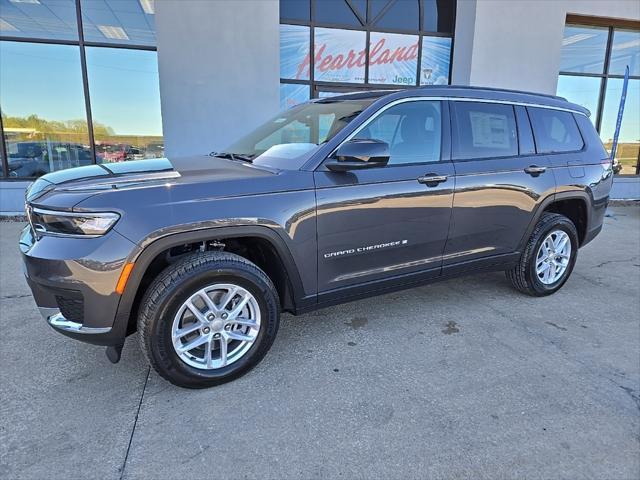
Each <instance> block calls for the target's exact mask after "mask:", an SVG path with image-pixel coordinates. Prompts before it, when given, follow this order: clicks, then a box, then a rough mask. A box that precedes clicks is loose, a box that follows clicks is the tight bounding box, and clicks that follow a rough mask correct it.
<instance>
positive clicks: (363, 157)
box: [325, 138, 389, 172]
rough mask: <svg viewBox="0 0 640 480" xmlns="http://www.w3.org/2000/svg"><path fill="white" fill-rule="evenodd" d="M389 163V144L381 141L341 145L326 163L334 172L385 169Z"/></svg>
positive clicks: (354, 142)
mask: <svg viewBox="0 0 640 480" xmlns="http://www.w3.org/2000/svg"><path fill="white" fill-rule="evenodd" d="M388 162H389V144H388V143H387V142H383V141H381V140H369V139H366V140H365V139H357V138H356V139H353V140H349V141H348V142H345V143H343V144H342V145H340V147H339V148H338V150H337V151H336V153H335V155H334V156H333V157H332V158H330V159H329V160H328V161H327V162H325V165H326V167H327V168H328V169H329V170H331V171H332V172H346V171H348V170H362V169H364V168H375V167H384V166H385V165H386V164H387V163H388Z"/></svg>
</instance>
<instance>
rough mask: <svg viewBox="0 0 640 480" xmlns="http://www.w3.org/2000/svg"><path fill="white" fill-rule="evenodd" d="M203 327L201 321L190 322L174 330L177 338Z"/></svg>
mask: <svg viewBox="0 0 640 480" xmlns="http://www.w3.org/2000/svg"><path fill="white" fill-rule="evenodd" d="M202 327H203V324H202V322H197V323H192V324H191V325H188V326H186V327H182V328H181V329H180V330H176V332H175V336H176V337H178V338H182V337H185V336H187V335H189V334H190V333H193V332H197V331H198V330H200V329H201V328H202Z"/></svg>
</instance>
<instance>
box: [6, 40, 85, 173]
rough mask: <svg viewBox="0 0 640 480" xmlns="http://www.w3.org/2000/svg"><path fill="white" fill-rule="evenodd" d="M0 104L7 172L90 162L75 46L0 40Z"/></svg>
mask: <svg viewBox="0 0 640 480" xmlns="http://www.w3.org/2000/svg"><path fill="white" fill-rule="evenodd" d="M54 73H55V74H54ZM0 105H2V124H3V127H4V138H5V143H6V148H7V161H8V165H9V172H8V175H9V176H10V177H37V176H40V175H43V174H45V173H48V172H51V171H54V170H61V169H64V168H70V167H77V166H81V165H87V164H90V163H92V161H93V156H92V153H91V147H90V145H89V133H88V126H87V118H86V110H85V103H84V96H83V89H82V74H81V67H80V49H79V48H78V47H77V46H71V45H47V44H33V43H23V42H9V41H2V42H0Z"/></svg>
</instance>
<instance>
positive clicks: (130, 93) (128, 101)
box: [86, 47, 164, 162]
mask: <svg viewBox="0 0 640 480" xmlns="http://www.w3.org/2000/svg"><path fill="white" fill-rule="evenodd" d="M86 54H87V74H88V79H89V95H90V97H91V114H92V115H91V116H92V117H93V135H94V139H95V143H96V159H97V161H98V162H122V161H127V160H139V159H144V158H157V157H163V156H164V144H163V139H162V120H161V115H160V89H159V83H158V60H157V54H156V52H150V51H145V50H128V49H119V48H104V47H88V48H87V49H86Z"/></svg>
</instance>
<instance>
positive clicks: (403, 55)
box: [296, 38, 418, 79]
mask: <svg viewBox="0 0 640 480" xmlns="http://www.w3.org/2000/svg"><path fill="white" fill-rule="evenodd" d="M385 43H386V39H384V38H381V39H380V40H378V41H377V42H376V43H375V44H372V46H371V51H370V52H369V66H370V67H371V66H372V65H387V64H391V63H395V62H407V61H410V60H416V59H417V58H418V41H417V40H416V42H415V43H414V44H413V45H411V46H408V47H406V46H402V47H396V48H385ZM326 50H327V44H326V43H323V44H321V45H317V46H316V52H315V56H314V62H315V68H316V70H317V71H319V72H326V71H330V70H343V69H345V68H346V69H352V68H364V66H365V64H366V60H367V57H366V51H365V50H360V51H356V50H354V49H349V51H348V52H345V53H337V54H331V53H327V52H326ZM310 67H311V54H310V53H307V55H306V56H305V57H304V59H303V61H302V63H300V64H299V65H298V71H297V73H296V78H297V79H300V78H308V77H309V68H310Z"/></svg>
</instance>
